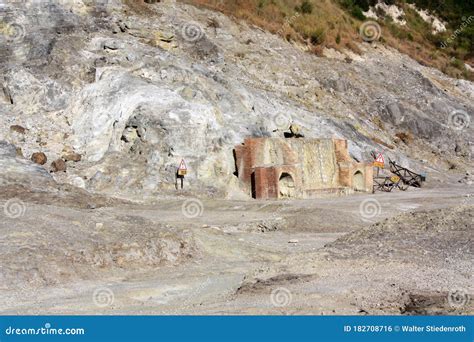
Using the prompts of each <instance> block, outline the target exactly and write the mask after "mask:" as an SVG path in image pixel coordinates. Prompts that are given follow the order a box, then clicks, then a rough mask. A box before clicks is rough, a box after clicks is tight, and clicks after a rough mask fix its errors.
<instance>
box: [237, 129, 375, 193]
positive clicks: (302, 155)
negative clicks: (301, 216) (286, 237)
mask: <svg viewBox="0 0 474 342" xmlns="http://www.w3.org/2000/svg"><path fill="white" fill-rule="evenodd" d="M234 152H235V162H236V169H237V175H238V177H239V179H240V180H241V184H242V186H243V187H244V188H245V190H246V191H247V192H248V193H249V194H250V195H252V197H254V198H261V199H270V198H275V199H276V198H309V197H315V196H318V195H320V194H321V193H338V192H343V193H348V192H351V191H365V192H369V191H372V183H373V180H372V178H373V169H372V165H371V164H366V163H357V162H355V161H353V160H352V158H350V156H349V153H348V150H347V141H346V140H339V139H294V138H291V139H284V138H247V139H245V142H244V144H243V145H239V146H236V147H235V150H234Z"/></svg>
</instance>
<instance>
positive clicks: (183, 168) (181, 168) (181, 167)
mask: <svg viewBox="0 0 474 342" xmlns="http://www.w3.org/2000/svg"><path fill="white" fill-rule="evenodd" d="M187 173H188V168H187V167H186V162H185V161H184V159H181V162H180V163H179V166H178V170H177V172H176V187H178V184H177V181H178V178H179V179H180V180H181V189H182V188H183V187H184V184H183V182H184V176H186V174H187Z"/></svg>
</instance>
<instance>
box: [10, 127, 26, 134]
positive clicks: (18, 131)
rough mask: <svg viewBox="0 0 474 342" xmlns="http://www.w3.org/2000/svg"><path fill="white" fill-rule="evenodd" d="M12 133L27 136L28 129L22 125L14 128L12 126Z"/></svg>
mask: <svg viewBox="0 0 474 342" xmlns="http://www.w3.org/2000/svg"><path fill="white" fill-rule="evenodd" d="M10 131H12V132H17V133H19V134H25V133H26V128H25V127H23V126H20V125H13V126H10Z"/></svg>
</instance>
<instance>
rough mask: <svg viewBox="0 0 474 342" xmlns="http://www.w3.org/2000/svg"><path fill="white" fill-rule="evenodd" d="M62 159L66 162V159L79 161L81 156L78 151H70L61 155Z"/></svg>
mask: <svg viewBox="0 0 474 342" xmlns="http://www.w3.org/2000/svg"><path fill="white" fill-rule="evenodd" d="M62 159H63V160H64V161H66V162H68V161H73V162H80V161H81V159H82V156H81V155H80V154H79V153H76V152H70V153H68V154H65V155H63V157H62Z"/></svg>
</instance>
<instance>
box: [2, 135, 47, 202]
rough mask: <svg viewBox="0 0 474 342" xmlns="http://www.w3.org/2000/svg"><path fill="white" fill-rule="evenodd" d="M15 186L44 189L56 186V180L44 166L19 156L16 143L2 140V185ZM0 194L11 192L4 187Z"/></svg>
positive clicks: (31, 189)
mask: <svg viewBox="0 0 474 342" xmlns="http://www.w3.org/2000/svg"><path fill="white" fill-rule="evenodd" d="M15 186H21V187H27V188H29V190H30V191H35V190H39V189H41V190H43V191H44V190H46V189H51V188H52V187H54V186H55V182H54V180H53V179H52V177H51V176H50V174H49V173H48V172H47V171H46V170H45V169H44V168H43V167H41V166H39V165H38V164H35V163H33V162H32V161H29V160H26V159H23V158H18V152H17V148H16V146H15V145H12V144H9V143H7V142H5V141H0V187H15ZM0 195H2V196H8V195H9V192H8V191H5V189H3V191H2V192H0ZM10 196H11V195H10Z"/></svg>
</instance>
